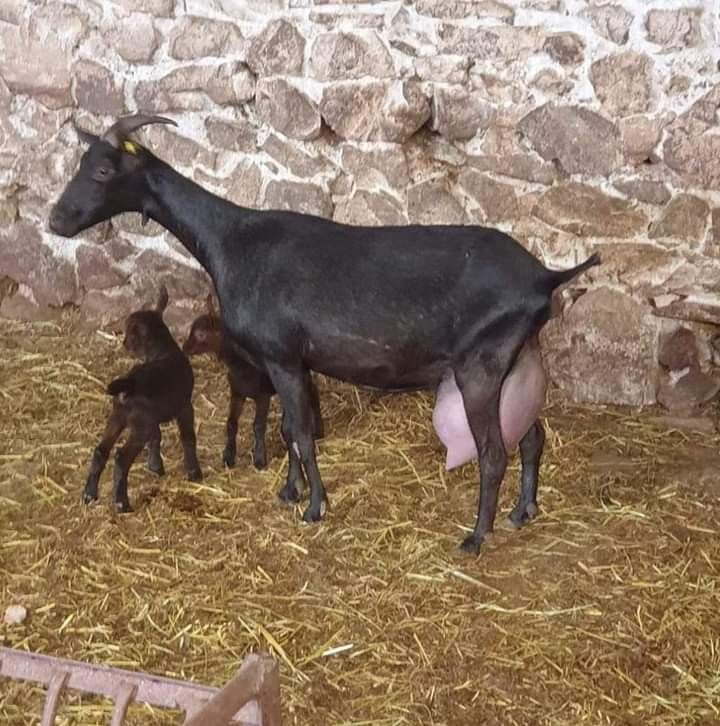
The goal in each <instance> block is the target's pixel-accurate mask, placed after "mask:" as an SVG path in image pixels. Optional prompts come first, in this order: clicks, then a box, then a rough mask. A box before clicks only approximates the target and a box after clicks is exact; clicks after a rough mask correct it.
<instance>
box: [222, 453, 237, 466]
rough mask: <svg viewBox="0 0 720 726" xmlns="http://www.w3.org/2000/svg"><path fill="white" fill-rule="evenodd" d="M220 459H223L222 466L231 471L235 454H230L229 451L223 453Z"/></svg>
mask: <svg viewBox="0 0 720 726" xmlns="http://www.w3.org/2000/svg"><path fill="white" fill-rule="evenodd" d="M222 459H223V464H225V466H226V467H227V468H228V469H232V468H233V467H234V466H235V454H234V453H232V452H230V451H224V452H223V457H222Z"/></svg>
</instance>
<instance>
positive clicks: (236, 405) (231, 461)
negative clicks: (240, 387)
mask: <svg viewBox="0 0 720 726" xmlns="http://www.w3.org/2000/svg"><path fill="white" fill-rule="evenodd" d="M244 403H245V397H244V396H239V395H238V394H236V393H235V392H234V391H233V390H231V391H230V408H229V410H228V416H227V422H226V423H225V449H224V450H223V464H225V466H227V468H228V469H232V468H233V467H234V466H235V457H236V455H237V431H238V419H239V418H240V414H241V413H242V410H243V405H244Z"/></svg>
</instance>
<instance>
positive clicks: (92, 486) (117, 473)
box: [82, 286, 202, 512]
mask: <svg viewBox="0 0 720 726" xmlns="http://www.w3.org/2000/svg"><path fill="white" fill-rule="evenodd" d="M167 303H168V294H167V290H166V289H165V287H164V286H163V287H162V288H161V289H160V294H159V296H158V300H157V303H156V305H155V308H154V309H151V310H138V311H136V312H134V313H131V314H130V315H129V316H128V317H127V319H126V321H125V337H124V339H123V346H124V347H125V349H126V350H127V351H128V352H129V353H131V354H132V355H134V356H135V357H137V358H139V359H140V360H142V363H140V364H138V365H136V366H133V368H132V369H131V370H130V372H129V373H128V374H127V375H125V376H122V377H120V378H116V379H115V380H114V381H112V382H111V383H110V385H108V387H107V392H108V394H109V395H111V396H112V397H113V403H112V411H111V412H110V415H109V417H108V421H107V424H106V426H105V432H104V433H103V436H102V439H101V440H100V443H99V444H98V445H97V447H96V448H95V451H94V452H93V456H92V460H91V462H90V470H89V472H88V476H87V480H86V482H85V488H84V490H83V495H82V499H83V502H84V503H85V504H89V503H91V502H95V501H97V498H98V483H99V480H100V475H101V474H102V471H103V469H104V468H105V464H106V462H107V460H108V457H109V456H110V452H111V451H112V448H113V446H114V445H115V443H116V441H117V440H118V438H119V437H120V435H121V434H122V432H123V431H124V430H125V429H126V428H127V429H129V433H128V438H127V442H126V443H125V445H124V446H122V447H121V448H120V449H118V450H117V452H116V453H115V469H114V472H113V495H112V496H113V502H114V506H115V508H116V509H117V511H118V512H131V511H132V507H131V506H130V501H129V499H128V493H127V485H128V472H129V471H130V467H131V466H132V464H133V462H134V461H135V459H136V458H137V456H138V454H139V453H140V452H141V451H142V449H143V447H145V446H146V445H147V449H148V462H147V465H148V469H149V470H150V471H151V472H153V473H155V474H157V475H158V476H162V475H163V474H164V473H165V469H164V466H163V461H162V457H161V455H160V439H161V436H160V424H161V423H166V422H168V421H171V420H172V419H175V421H176V422H177V426H178V429H179V431H180V441H181V443H182V447H183V453H184V458H185V470H186V472H187V477H188V479H189V480H190V481H200V480H201V479H202V472H201V471H200V465H199V464H198V460H197V453H196V441H195V423H194V414H193V407H192V401H191V397H192V391H193V383H194V379H193V372H192V367H191V366H190V362H189V361H188V359H187V357H186V356H185V354H184V353H183V352H182V350H180V348H179V346H178V344H177V343H176V342H175V339H174V338H173V336H172V334H171V333H170V331H169V330H168V328H167V326H166V325H165V322H164V321H163V317H162V316H163V312H164V310H165V308H166V307H167Z"/></svg>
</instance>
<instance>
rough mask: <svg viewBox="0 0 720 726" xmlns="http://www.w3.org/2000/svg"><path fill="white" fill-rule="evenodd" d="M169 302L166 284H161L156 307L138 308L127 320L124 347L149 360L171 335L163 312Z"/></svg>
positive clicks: (131, 353) (138, 356)
mask: <svg viewBox="0 0 720 726" xmlns="http://www.w3.org/2000/svg"><path fill="white" fill-rule="evenodd" d="M167 304H168V293H167V288H166V287H165V285H161V287H160V291H159V293H158V299H157V301H156V303H155V307H154V308H150V309H149V310H136V311H135V312H134V313H130V315H128V316H127V318H126V320H125V337H124V338H123V347H124V348H125V350H126V351H127V352H128V353H130V355H133V356H135V357H136V358H139V359H141V360H148V359H149V358H151V357H152V356H153V353H154V352H155V351H156V350H157V349H158V348H159V347H161V346H162V345H163V344H164V343H165V342H166V340H167V336H169V335H170V331H169V330H168V328H167V326H166V325H165V321H164V320H163V313H164V312H165V308H166V307H167Z"/></svg>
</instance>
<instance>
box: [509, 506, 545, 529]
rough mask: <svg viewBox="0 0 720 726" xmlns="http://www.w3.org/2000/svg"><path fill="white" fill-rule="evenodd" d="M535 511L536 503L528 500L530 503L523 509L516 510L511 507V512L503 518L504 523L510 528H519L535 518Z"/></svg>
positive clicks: (536, 508) (536, 509)
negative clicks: (520, 510)
mask: <svg viewBox="0 0 720 726" xmlns="http://www.w3.org/2000/svg"><path fill="white" fill-rule="evenodd" d="M537 513H538V507H537V504H535V503H534V502H530V504H528V505H527V506H526V507H525V511H522V512H518V511H517V510H516V509H513V510H512V512H510V514H509V515H508V516H507V518H506V519H505V523H506V524H507V525H508V527H510V528H511V529H520V528H521V527H524V526H525V525H526V524H528V523H529V522H531V521H532V520H533V519H535V517H536V516H537Z"/></svg>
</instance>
